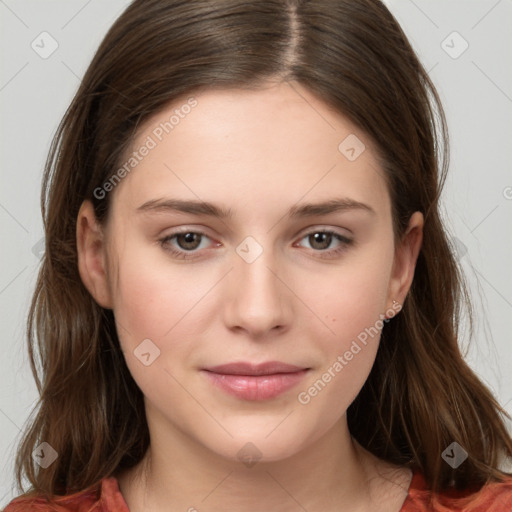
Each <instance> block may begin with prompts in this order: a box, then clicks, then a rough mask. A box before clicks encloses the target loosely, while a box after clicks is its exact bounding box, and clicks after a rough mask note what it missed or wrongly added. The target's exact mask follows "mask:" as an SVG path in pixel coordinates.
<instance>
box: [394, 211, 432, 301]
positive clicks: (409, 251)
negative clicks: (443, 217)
mask: <svg viewBox="0 0 512 512" xmlns="http://www.w3.org/2000/svg"><path fill="white" fill-rule="evenodd" d="M423 223H424V220H423V214H422V213H421V212H414V213H413V215H411V218H410V219H409V225H408V226H407V229H406V231H405V233H404V235H403V237H402V240H401V242H400V244H399V245H398V246H397V247H396V250H395V259H394V262H393V270H392V273H391V279H390V283H389V288H388V308H389V307H391V303H392V302H393V301H396V302H398V303H399V304H400V305H402V304H403V303H404V301H405V298H406V296H407V293H408V292H409V289H410V287H411V284H412V280H413V277H414V269H415V268H416V261H417V259H418V254H419V252H420V249H421V244H422V241H423Z"/></svg>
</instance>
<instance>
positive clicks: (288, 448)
mask: <svg viewBox="0 0 512 512" xmlns="http://www.w3.org/2000/svg"><path fill="white" fill-rule="evenodd" d="M195 98H196V99H197V101H198V104H197V106H196V107H195V108H194V109H192V110H191V112H190V113H189V114H188V115H187V116H184V118H183V119H180V122H179V124H178V125H177V126H175V128H174V129H173V130H172V132H171V133H169V134H166V135H165V136H164V138H163V139H162V141H161V142H159V143H158V145H157V146H156V147H155V148H154V149H152V150H151V151H150V152H149V154H148V155H147V156H146V157H145V158H144V159H143V160H142V161H141V162H140V163H139V164H138V165H137V167H136V168H134V169H133V170H132V171H131V172H130V173H129V174H127V175H126V177H124V178H123V179H122V181H121V182H120V183H119V184H118V185H117V186H116V187H115V189H114V190H113V191H112V192H110V193H111V194H112V197H111V199H112V203H111V211H110V215H109V218H108V222H107V223H106V224H105V225H103V226H100V225H99V224H98V223H97V221H96V219H95V217H94V212H93V209H92V206H91V203H90V202H88V201H85V202H84V203H83V205H82V208H81V209H80V213H79V215H78V223H77V245H78V252H79V270H80V275H81V277H82V280H83V282H84V284H85V286H86V287H87V288H88V290H89V291H90V293H91V294H92V295H93V297H94V298H95V300H96V301H97V302H98V304H100V305H101V306H103V307H105V308H110V309H113V311H114V314H115V318H116V323H117V330H118V334H119V339H120V343H121V347H122V350H123V353H124V357H125V360H126V363H127V365H128V368H129V369H130V372H131V374H132V375H133V377H134V379H135V381H136V382H137V384H138V386H139V387H140V389H141V390H142V392H143V393H144V396H145V406H146V416H147V419H148V426H149V431H150V436H151V446H150V449H149V450H148V453H147V455H146V457H145V459H144V460H143V461H141V463H140V464H138V465H137V466H136V467H135V468H133V469H132V470H130V471H125V472H124V473H122V474H118V475H116V476H117V478H118V481H119V485H120V489H121V492H122V494H123V496H124V498H125V500H126V502H127V504H128V506H129V508H130V511H131V512H137V511H142V510H151V511H157V512H158V511H164V510H165V511H174V510H176V511H178V510H180V511H184V510H190V512H192V511H193V510H194V509H195V510H198V511H203V510H204V511H221V510H223V511H225V510H237V511H241V512H243V511H252V512H254V511H255V510H279V511H295V510H302V509H301V507H304V509H306V510H308V511H320V510H322V511H331V510H332V511H334V510H350V511H362V510H371V509H372V507H375V506H376V504H378V509H379V510H381V511H386V510H388V511H390V512H391V511H394V512H397V511H398V510H399V509H400V507H401V504H402V503H403V501H404V499H405V497H406V494H407V488H408V485H409V482H410V478H411V473H410V470H408V469H406V468H400V467H395V466H392V465H390V464H387V463H384V461H380V460H378V459H377V458H375V457H374V456H373V455H371V454H370V453H369V452H367V451H366V450H364V449H363V448H362V447H361V446H360V445H359V444H358V443H357V442H355V440H353V439H352V438H351V435H350V432H349V430H348V427H347V418H346V410H347V408H348V406H349V405H350V404H351V402H352V401H353V400H354V399H355V397H356V396H357V394H358V392H359V391H360V389H361V387H362V386H363V384H364V382H365V381H366V379H367V377H368V375H369V373H370V370H371V368H372V365H373V363H374V359H375V355H376V352H377V348H378V343H379V337H380V333H379V335H376V336H374V337H373V338H370V339H369V341H368V343H367V345H366V346H363V345H361V344H360V345H361V347H362V350H361V351H360V352H359V353H357V355H355V356H354V357H353V359H352V360H351V361H350V362H348V364H347V365H346V366H344V367H343V370H342V371H340V372H338V373H336V376H335V377H333V378H332V379H331V380H330V382H329V383H328V384H327V385H326V386H325V387H324V388H323V389H322V390H321V392H319V393H318V394H317V395H316V396H314V397H312V398H311V400H310V401H309V403H307V404H302V403H300V402H299V401H298V399H297V395H298V393H299V392H302V391H305V390H308V388H310V387H311V386H312V384H313V383H314V382H315V381H317V380H318V379H319V378H321V377H322V375H323V374H324V373H325V372H326V371H327V369H328V368H329V367H332V365H333V363H334V362H335V361H336V360H337V358H338V356H339V355H343V354H344V353H345V352H346V351H347V350H349V348H350V346H351V343H352V342H353V341H354V340H356V339H357V336H358V335H359V334H360V333H361V332H363V331H364V330H365V328H369V327H371V326H374V325H375V324H376V321H377V320H379V318H382V317H380V316H379V315H382V314H386V311H387V310H390V309H391V308H392V306H393V300H395V301H397V302H398V303H399V304H402V303H403V302H404V300H405V297H406V295H407V293H408V290H409V288H410V285H411V282H412V279H413V274H414V267H415V264H416V260H417V256H418V252H419V250H420V246H421V241H422V229H423V216H422V214H421V213H420V212H416V213H414V214H413V215H412V216H411V218H410V222H409V226H408V229H407V232H406V234H405V236H404V238H403V239H402V243H400V244H396V245H395V242H394V238H393V231H392V218H391V203H390V198H389V193H388V190H387V187H386V184H385V181H384V177H383V174H382V170H381V169H380V168H379V165H378V163H377V159H376V151H375V148H374V147H373V144H372V142H371V141H370V140H369V139H368V137H367V136H366V135H365V134H364V133H362V132H361V131H360V130H359V129H358V128H356V127H355V126H354V125H353V124H352V123H351V122H349V120H348V119H347V118H345V117H344V116H341V115H340V114H339V113H337V112H335V111H333V110H332V109H330V108H328V107H327V105H325V104H324V103H323V102H322V101H321V100H320V99H318V98H317V97H316V96H314V95H312V94H311V93H310V92H308V91H307V90H306V89H304V88H303V87H302V86H300V85H299V84H296V83H291V84H289V83H281V84H275V83H269V84H268V87H265V88H261V89H259V90H257V91H244V90H238V89H236V90H210V91H202V92H201V93H199V94H197V95H195ZM185 102H186V99H185V100H181V99H180V101H176V102H174V103H173V104H172V105H171V106H169V107H168V108H165V109H164V110H162V111H161V112H159V113H158V114H157V115H155V116H153V118H151V119H150V120H149V121H148V122H147V123H145V124H144V125H142V126H141V128H140V129H139V132H138V135H137V138H136V140H135V142H134V145H133V149H134V150H135V149H136V148H139V147H140V146H141V145H142V143H143V142H144V141H145V140H146V138H147V136H148V135H151V133H152V130H154V128H155V126H158V124H159V123H160V122H163V121H165V120H168V119H169V116H170V115H171V114H172V112H173V110H174V109H175V108H177V107H179V106H180V105H183V104H184V103H185ZM350 134H355V135H356V136H357V137H358V138H359V139H360V140H361V141H363V142H364V144H365V146H366V149H365V151H363V152H362V153H361V154H360V156H359V157H358V158H356V159H355V160H354V161H350V160H349V159H347V158H346V156H345V155H344V154H342V153H341V152H340V151H339V150H338V145H339V144H340V142H342V141H343V140H344V139H345V138H346V137H347V136H348V135H350ZM171 197H172V198H178V199H191V200H202V201H209V202H212V203H215V204H217V205H222V206H223V207H225V208H230V209H232V210H233V212H234V216H233V218H231V219H228V218H226V219H220V218H219V217H215V216H213V217H211V216H205V215H199V216H198V215H193V214H189V213H180V212H176V211H172V210H160V211H153V212H138V211H137V207H139V206H140V205H142V204H143V203H145V202H147V201H150V200H153V199H162V198H171ZM338 197H347V198H351V199H353V200H355V201H360V202H362V203H365V204H367V205H369V206H370V207H371V208H372V209H373V213H371V212H368V211H365V210H363V209H352V210H345V211H338V212H334V213H330V214H326V215H320V216H310V217H304V218H297V219H294V218H288V216H287V211H288V209H289V208H290V207H292V206H297V205H298V204H304V203H306V202H307V203H317V202H322V201H326V200H329V199H333V198H338ZM178 228H183V229H184V231H185V232H201V233H204V234H205V235H206V236H205V237H203V238H200V237H199V238H198V239H197V240H196V246H198V247H197V248H195V249H194V248H193V249H191V250H190V249H189V253H188V254H189V255H190V254H192V255H193V256H195V258H192V259H187V260H184V259H178V258H177V257H176V256H173V255H172V254H171V253H170V252H169V248H170V247H172V248H174V249H175V250H177V251H181V253H185V252H186V251H187V247H191V246H190V245H189V246H187V245H186V243H185V241H184V240H183V238H181V239H179V238H173V239H170V240H169V239H168V240H167V242H166V243H165V244H164V245H162V243H161V242H160V240H162V239H164V238H165V237H169V236H171V235H173V234H176V230H177V229H178ZM322 229H327V230H332V231H334V232H336V233H337V234H339V235H342V236H345V237H348V238H351V239H353V241H354V243H353V244H350V245H346V246H343V244H342V243H340V242H339V241H338V239H337V238H335V237H332V238H327V241H325V243H324V245H322V241H321V240H320V241H316V242H315V238H314V237H310V236H308V235H311V234H313V233H317V232H318V230H322ZM247 236H251V237H253V238H254V239H255V240H256V241H257V243H258V244H259V245H260V247H261V248H262V251H263V252H262V253H261V255H260V256H259V257H258V258H257V259H255V261H253V262H252V263H248V262H247V261H245V260H244V259H243V258H242V257H241V256H240V255H239V254H238V253H237V252H236V249H237V247H238V246H239V245H240V243H241V242H242V241H243V240H244V239H245V238H246V237H247ZM329 241H330V243H329ZM189 242H190V239H189ZM199 242H200V243H199ZM180 243H181V245H180ZM340 247H341V248H342V250H341V252H339V253H337V254H334V253H333V252H334V251H335V250H336V249H338V248H340ZM250 250H251V251H253V250H254V248H252V249H250ZM328 253H330V256H329V257H322V255H323V256H326V254H327V255H328ZM253 254H254V253H253ZM391 321H393V320H391ZM144 339H150V340H151V341H152V343H154V345H156V346H157V347H158V348H159V350H160V355H159V357H157V358H156V359H154V361H153V362H152V363H151V364H150V365H149V366H145V365H144V364H142V363H141V361H140V360H139V359H138V358H137V357H136V356H135V355H134V350H135V349H136V348H137V347H138V345H139V344H140V343H141V342H142V340H144ZM272 360H273V361H282V362H285V363H289V364H294V365H297V366H301V367H308V368H310V370H309V373H308V374H307V375H306V377H305V378H304V379H303V381H301V382H300V383H299V384H298V385H297V386H295V387H294V388H292V389H291V390H289V391H287V392H285V393H283V394H282V395H279V396H278V397H276V398H273V399H269V400H263V401H259V402H256V401H246V400H242V399H240V398H237V397H233V396H230V395H227V394H225V393H224V392H223V391H222V390H219V389H217V388H215V387H213V386H212V385H211V384H210V382H209V381H208V380H207V379H206V378H205V375H204V374H203V372H201V371H200V369H201V368H204V367H205V366H212V365H217V364H224V363H228V362H233V361H251V362H254V363H259V362H263V361H272ZM369 421H372V419H371V418H369ZM248 442H250V443H252V444H253V445H254V446H256V447H257V449H258V450H259V452H260V455H261V458H260V459H259V460H258V461H257V463H255V464H254V465H252V466H251V467H248V466H247V465H246V464H244V463H243V461H241V460H240V459H239V457H238V456H237V453H238V452H239V450H240V449H241V448H243V447H244V446H245V445H246V443H248ZM373 509H374V510H375V508H373Z"/></svg>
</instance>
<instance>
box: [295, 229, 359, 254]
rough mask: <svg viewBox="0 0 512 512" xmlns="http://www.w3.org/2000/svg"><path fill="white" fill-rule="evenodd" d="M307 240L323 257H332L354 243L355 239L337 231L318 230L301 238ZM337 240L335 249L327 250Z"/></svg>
mask: <svg viewBox="0 0 512 512" xmlns="http://www.w3.org/2000/svg"><path fill="white" fill-rule="evenodd" d="M305 239H306V240H307V241H308V243H309V244H310V247H311V248H312V249H313V250H314V252H319V253H321V254H319V256H320V257H321V258H331V257H335V256H336V255H338V254H340V253H341V252H343V251H345V250H346V249H347V247H348V246H350V245H352V244H353V242H354V241H353V240H352V239H350V238H348V237H346V236H343V235H341V234H339V233H336V232H335V231H328V230H316V231H311V232H309V233H307V234H306V235H305V236H304V237H303V238H302V239H301V240H305ZM333 242H337V244H338V245H337V246H336V248H334V249H331V250H326V249H328V248H329V247H331V246H332V243H333Z"/></svg>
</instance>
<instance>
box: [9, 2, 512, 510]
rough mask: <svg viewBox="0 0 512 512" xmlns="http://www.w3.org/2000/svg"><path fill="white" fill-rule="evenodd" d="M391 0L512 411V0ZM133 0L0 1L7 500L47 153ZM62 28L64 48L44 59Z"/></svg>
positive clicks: (20, 423) (479, 341) (480, 341)
mask: <svg viewBox="0 0 512 512" xmlns="http://www.w3.org/2000/svg"><path fill="white" fill-rule="evenodd" d="M387 4H388V6H389V7H390V9H391V10H392V12H393V13H394V14H395V16H396V17H397V18H398V21H399V22H400V23H401V25H402V27H403V28H404V30H405V32H406V34H407V35H408V36H409V38H410V40H411V43H412V44H413V46H414V47H415V49H416V50H417V52H418V53H419V55H420V58H421V59H422V62H423V63H424V65H425V67H426V69H427V70H428V71H429V73H430V76H431V78H432V80H433V81H434V84H435V85H436V86H437V88H438V91H439V93H440V96H441V99H442V101H443V104H444V107H445V110H446V113H447V117H448V124H449V131H450V137H451V151H452V155H451V167H450V169H451V172H450V175H449V178H448V180H447V184H446V188H445V192H444V197H443V205H444V215H445V217H446V221H447V224H448V227H449V229H450V233H451V236H452V239H453V241H454V244H455V245H456V247H457V248H458V254H459V260H460V262H461V264H462V267H463V269H464V271H465V272H466V275H467V277H468V280H469V282H470V285H471V291H472V295H473V297H474V303H475V307H476V314H477V316H476V318H475V321H476V326H477V333H476V339H475V340H474V341H473V342H472V343H471V344H468V340H467V339H466V337H465V338H464V339H462V340H461V347H462V349H463V350H467V360H468V362H469V364H470V365H471V366H472V367H473V368H474V369H475V370H476V371H477V373H478V374H479V375H480V376H481V378H482V379H483V380H484V381H485V382H486V383H487V384H488V385H489V386H490V388H491V389H492V390H493V391H494V393H495V394H496V396H497V398H498V399H499V401H500V402H501V403H502V404H503V405H504V406H505V408H506V409H507V411H508V412H509V413H512V371H511V368H512V344H511V343H510V331H511V328H512V321H511V317H512V272H511V270H510V261H512V236H511V220H512V173H511V172H510V165H511V164H510V159H511V156H512V155H511V151H510V148H511V141H512V68H511V66H510V62H512V55H511V53H512V30H511V29H512V26H511V25H512V0H488V1H487V0H459V1H455V0H414V1H413V0H388V2H387ZM126 5H128V1H127V0H101V1H100V0H88V1H87V0H51V1H43V0H0V25H1V27H0V34H1V35H0V38H1V49H2V50H1V55H2V59H1V64H0V65H1V68H0V109H1V124H0V130H1V135H0V144H1V148H0V152H1V155H2V165H1V171H0V172H1V176H0V229H1V252H0V256H1V260H0V311H1V316H0V329H1V333H2V338H1V341H0V346H1V348H2V357H1V358H0V379H1V385H0V453H1V454H2V456H1V457H0V461H1V464H0V474H1V477H0V506H5V505H6V504H7V503H8V502H9V501H10V500H11V499H12V498H13V497H14V496H15V495H17V493H15V491H14V478H13V467H14V466H13V464H14V454H15V448H16V445H17V443H18V441H19V439H20V436H21V430H22V428H23V427H24V426H25V424H26V422H27V420H28V416H29V414H30V411H31V408H32V407H33V405H34V404H35V402H36V400H37V393H36V388H35V384H34V381H33V378H32V375H31V372H30V368H29V363H28V356H27V354H26V346H25V343H26V342H25V338H24V329H25V324H26V314H27V311H28V305H29V300H30V296H31V293H32V290H33V286H34V283H35V277H36V273H37V270H38V263H39V257H38V247H39V246H38V242H40V240H41V238H42V235H43V232H42V222H41V218H40V210H39V193H40V184H41V173H42V168H43V164H44V161H45V158H46V155H47V153H48V150H49V144H50V141H51V138H52V136H53V134H54V132H55V130H56V128H57V125H58V123H59V121H60V119H61V117H62V115H63V114H64V112H65V109H66V107H67V106H68V104H69V102H70V101H71V99H72V97H73V95H74V93H75V91H76V89H77V87H78V84H79V82H80V77H81V76H82V74H83V73H84V71H85V69H86V67H87V65H88V63H89V62H90V60H91V58H92V56H93V53H94V51H95V49H96V48H97V46H98V44H99V43H100V41H101V39H102V37H103V36H104V34H105V33H106V31H107V30H108V28H109V27H110V26H111V24H112V23H113V21H114V20H115V19H116V18H117V17H118V15H119V14H120V13H121V12H122V10H123V9H124V8H125V7H126ZM42 32H48V33H49V34H50V36H51V37H50V36H45V35H43V36H41V35H40V34H41V33H42ZM453 32H457V34H453ZM52 39H53V40H55V41H56V42H57V44H58V47H57V49H56V50H55V51H54V53H52V54H51V55H50V56H47V58H42V56H40V53H42V52H44V51H49V50H50V49H51V44H55V43H53V42H52ZM32 45H33V46H35V48H37V50H38V52H39V53H37V52H36V51H35V49H33V48H32ZM466 45H468V47H467V49H465V47H466ZM464 49H465V51H463V50H464ZM507 262H508V263H507Z"/></svg>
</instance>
